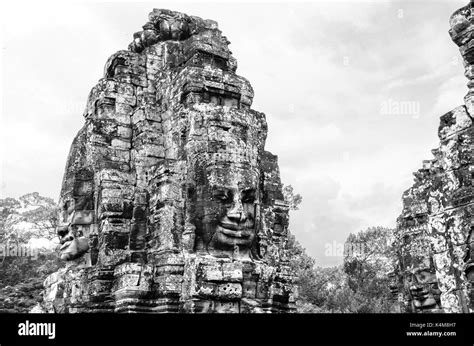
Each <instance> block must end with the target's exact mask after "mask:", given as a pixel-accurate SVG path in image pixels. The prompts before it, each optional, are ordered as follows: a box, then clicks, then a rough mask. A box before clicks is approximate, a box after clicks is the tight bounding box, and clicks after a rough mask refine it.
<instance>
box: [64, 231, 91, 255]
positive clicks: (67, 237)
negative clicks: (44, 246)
mask: <svg viewBox="0 0 474 346" xmlns="http://www.w3.org/2000/svg"><path fill="white" fill-rule="evenodd" d="M57 233H58V236H59V243H60V244H61V245H60V248H59V256H60V258H61V259H62V260H63V261H72V260H75V259H77V258H80V257H81V256H83V255H84V254H85V253H87V252H88V251H89V238H88V237H86V236H84V235H83V233H82V231H80V230H79V229H78V228H77V226H72V225H65V226H60V227H58V229H57Z"/></svg>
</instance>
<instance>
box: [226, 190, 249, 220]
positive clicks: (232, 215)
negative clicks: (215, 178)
mask: <svg viewBox="0 0 474 346" xmlns="http://www.w3.org/2000/svg"><path fill="white" fill-rule="evenodd" d="M227 217H228V218H229V219H230V220H231V221H234V222H237V223H241V222H245V221H246V220H247V216H246V214H245V212H244V206H243V203H242V200H241V197H240V196H239V195H238V194H235V195H234V198H233V201H232V205H231V206H230V208H229V210H228V211H227Z"/></svg>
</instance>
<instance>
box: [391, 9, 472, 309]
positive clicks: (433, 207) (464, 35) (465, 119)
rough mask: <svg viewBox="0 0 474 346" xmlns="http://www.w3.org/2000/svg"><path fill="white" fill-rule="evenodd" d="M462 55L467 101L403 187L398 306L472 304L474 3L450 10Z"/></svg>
mask: <svg viewBox="0 0 474 346" xmlns="http://www.w3.org/2000/svg"><path fill="white" fill-rule="evenodd" d="M450 26H451V29H450V30H449V34H450V35H451V38H452V39H453V41H454V43H456V45H458V46H459V48H460V52H461V55H462V58H463V60H464V67H465V76H466V77H467V78H468V80H469V82H468V88H469V92H468V93H467V95H466V97H465V98H464V101H465V104H464V105H462V106H459V107H457V108H455V109H454V110H452V111H451V112H448V113H447V114H445V115H443V116H442V117H441V121H440V125H439V129H438V136H439V139H440V145H439V147H438V148H436V149H434V150H433V151H432V153H433V156H434V158H433V159H431V160H426V161H424V162H423V167H422V168H421V169H420V170H418V171H417V172H416V173H414V175H415V183H414V185H413V186H412V187H411V188H410V189H408V190H407V191H405V193H404V195H403V211H402V214H401V215H400V217H399V218H398V220H397V230H396V232H395V237H396V238H397V241H396V243H397V248H398V254H399V261H398V263H397V270H396V271H395V272H394V273H392V274H391V275H390V276H391V279H392V283H391V289H392V292H393V294H394V296H396V295H398V300H399V302H400V303H401V304H400V311H404V312H414V313H433V312H464V313H469V312H470V313H472V312H474V290H473V284H474V236H473V229H474V217H473V216H474V184H473V182H474V155H473V154H474V126H473V117H474V44H473V43H474V40H473V39H474V3H473V1H471V3H470V4H468V5H467V6H465V7H463V8H461V9H459V10H457V11H456V12H455V13H454V14H453V15H452V16H451V18H450Z"/></svg>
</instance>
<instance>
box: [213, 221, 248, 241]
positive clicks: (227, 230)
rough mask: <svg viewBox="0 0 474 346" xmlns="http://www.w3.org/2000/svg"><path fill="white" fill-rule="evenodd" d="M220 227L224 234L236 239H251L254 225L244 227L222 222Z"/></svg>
mask: <svg viewBox="0 0 474 346" xmlns="http://www.w3.org/2000/svg"><path fill="white" fill-rule="evenodd" d="M219 226H220V231H221V232H222V233H223V234H225V235H227V236H230V237H234V238H249V237H250V236H251V232H252V229H251V227H252V225H251V224H250V223H249V222H246V223H244V224H243V225H239V224H236V223H232V222H220V223H219Z"/></svg>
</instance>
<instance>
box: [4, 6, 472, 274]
mask: <svg viewBox="0 0 474 346" xmlns="http://www.w3.org/2000/svg"><path fill="white" fill-rule="evenodd" d="M467 2H468V1H467V0H465V1H455V0H449V1H447V0H446V1H432V0H431V1H418V2H416V1H412V0H410V1H345V2H335V1H327V2H320V1H314V2H296V3H289V2H279V3H275V2H266V3H259V4H256V3H251V2H233V3H226V4H224V3H208V2H193V3H190V2H172V3H171V2H164V1H158V0H157V1H153V2H140V3H139V2H136V3H135V2H134V3H129V2H92V1H88V2H85V1H75V2H71V3H66V2H63V3H54V2H47V1H36V2H24V1H21V2H13V1H10V2H9V4H8V5H5V4H4V3H2V5H1V6H2V8H1V9H0V12H1V15H2V18H1V24H2V30H1V32H2V55H1V59H2V61H1V66H2V70H1V73H2V76H1V78H0V80H1V83H2V89H1V93H0V95H1V97H2V101H1V102H2V104H1V110H2V112H1V113H2V118H1V126H0V131H1V133H0V136H1V137H0V138H1V142H0V150H1V151H0V154H1V156H0V163H1V170H0V198H4V197H7V196H10V197H18V196H20V195H22V194H25V193H28V192H33V191H38V192H39V193H40V194H42V195H45V196H49V197H53V198H54V199H56V200H57V198H58V195H59V190H60V186H61V179H62V175H63V171H64V167H65V164H66V158H67V154H68V151H69V147H70V145H71V142H72V140H73V138H74V136H75V134H76V133H77V131H78V130H79V129H80V128H81V126H82V125H83V123H84V119H83V117H82V112H83V110H84V107H85V103H86V98H87V95H88V93H89V90H90V89H91V88H92V87H93V86H94V84H95V83H96V82H97V81H98V79H99V78H101V77H102V73H103V68H104V65H105V62H106V60H107V58H108V57H109V56H110V55H111V54H113V53H114V52H116V51H117V50H121V49H126V48H127V46H128V44H129V43H130V42H131V40H132V34H133V33H134V32H136V31H139V30H141V26H142V25H143V24H145V22H146V21H147V16H148V13H149V12H150V11H151V10H152V9H153V8H154V7H155V8H167V9H171V10H177V11H181V12H185V13H187V14H190V15H197V16H200V17H203V18H209V19H213V20H216V21H217V22H218V23H219V27H220V29H221V30H222V32H223V34H224V35H226V36H227V37H228V39H229V40H230V41H231V42H232V43H231V46H230V48H231V50H232V52H233V54H234V56H235V57H236V58H237V60H238V64H239V67H238V70H237V73H238V74H240V75H242V76H244V77H246V78H247V79H249V80H250V82H251V83H252V85H253V87H254V90H255V99H254V104H253V108H254V109H256V110H259V111H262V112H264V113H266V115H267V120H268V125H269V135H268V140H267V146H266V149H267V150H269V151H271V152H273V153H274V154H277V155H278V156H279V161H280V169H281V175H282V180H283V182H284V183H285V184H291V185H292V186H293V187H294V188H295V190H296V192H299V193H300V194H301V195H302V196H303V203H302V205H301V207H300V210H298V211H295V212H292V214H291V224H290V228H291V231H292V232H293V233H294V234H296V237H297V239H298V240H299V241H300V242H301V243H302V244H303V246H304V247H306V249H307V251H308V253H309V254H310V255H312V256H314V257H315V259H316V261H317V264H319V265H322V266H330V265H336V264H339V263H341V262H342V258H341V257H337V256H325V254H324V252H325V245H326V244H328V243H330V244H331V243H333V242H343V241H344V240H345V238H346V237H347V236H348V234H349V233H351V232H352V233H354V232H358V231H360V230H363V229H365V228H367V227H369V226H387V227H393V226H394V225H395V219H396V218H397V216H398V214H399V213H400V211H401V194H402V192H403V191H404V190H406V189H407V188H408V187H410V185H411V184H412V181H413V177H412V172H413V171H416V170H417V169H418V168H420V167H421V162H422V160H425V159H430V158H432V155H431V149H432V148H435V147H436V146H437V145H438V138H437V128H438V125H439V117H440V116H441V115H443V114H444V113H446V112H448V111H450V110H451V109H453V108H455V107H457V106H459V105H461V104H462V103H463V97H464V95H465V94H466V92H467V88H466V82H467V80H466V79H465V77H464V76H463V67H462V61H461V60H460V55H459V53H458V48H457V47H456V46H455V45H454V43H453V42H452V41H451V39H450V37H449V35H448V29H449V25H448V20H449V16H450V15H451V14H452V13H453V12H454V11H455V10H456V9H457V8H459V7H461V6H463V5H465V4H467ZM400 102H404V104H403V105H404V106H408V108H406V109H405V110H407V112H406V113H408V114H397V107H398V106H400V105H401V103H400Z"/></svg>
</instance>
